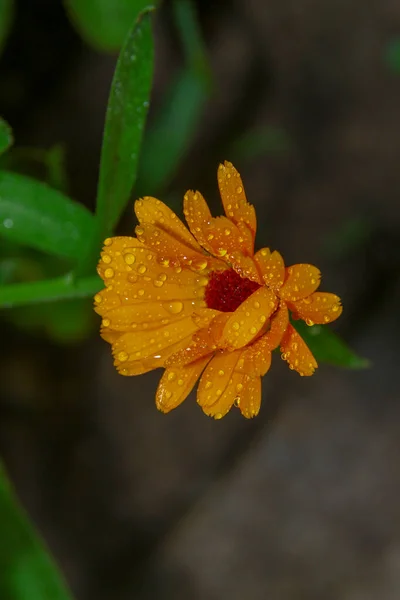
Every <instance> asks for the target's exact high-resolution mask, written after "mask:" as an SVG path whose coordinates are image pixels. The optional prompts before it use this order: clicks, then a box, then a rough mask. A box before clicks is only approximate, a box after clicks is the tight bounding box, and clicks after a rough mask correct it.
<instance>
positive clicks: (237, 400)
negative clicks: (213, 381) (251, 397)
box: [233, 396, 240, 408]
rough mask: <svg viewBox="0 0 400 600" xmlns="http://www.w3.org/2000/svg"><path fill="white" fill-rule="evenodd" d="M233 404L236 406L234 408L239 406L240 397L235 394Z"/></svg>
mask: <svg viewBox="0 0 400 600" xmlns="http://www.w3.org/2000/svg"><path fill="white" fill-rule="evenodd" d="M233 404H234V405H235V406H236V408H239V406H240V398H239V396H236V398H235V399H234V401H233Z"/></svg>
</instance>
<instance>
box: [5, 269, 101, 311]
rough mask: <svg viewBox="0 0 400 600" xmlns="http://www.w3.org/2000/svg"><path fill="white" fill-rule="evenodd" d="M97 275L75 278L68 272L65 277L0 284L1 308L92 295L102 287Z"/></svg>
mask: <svg viewBox="0 0 400 600" xmlns="http://www.w3.org/2000/svg"><path fill="white" fill-rule="evenodd" d="M101 286H102V284H101V279H100V278H99V277H98V276H97V275H91V276H90V277H84V278H81V279H74V278H73V276H72V275H71V274H70V273H68V274H67V275H64V276H63V277H56V278H55V279H45V280H43V281H35V282H30V283H13V284H11V285H5V286H0V308H13V307H15V306H23V305H25V304H35V303H38V302H51V301H54V300H68V299H72V298H85V297H86V296H92V295H93V294H95V293H96V292H98V291H99V289H101Z"/></svg>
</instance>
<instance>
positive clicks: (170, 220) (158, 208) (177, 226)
mask: <svg viewBox="0 0 400 600" xmlns="http://www.w3.org/2000/svg"><path fill="white" fill-rule="evenodd" d="M135 213H136V216H137V218H138V220H139V223H141V224H142V223H150V224H151V225H156V226H157V227H159V228H160V229H163V230H164V231H166V232H167V233H169V234H170V235H172V237H176V238H177V239H179V240H180V241H181V242H183V243H184V244H186V245H188V246H190V247H191V248H193V250H196V251H198V252H201V248H200V246H199V245H198V243H197V242H196V240H195V239H194V237H193V236H192V235H191V234H190V232H189V231H188V229H187V228H186V227H185V225H184V224H183V223H182V221H181V220H180V219H179V218H178V217H177V216H176V214H175V213H174V212H173V211H172V210H171V209H170V208H169V207H168V206H167V205H166V204H164V202H161V200H157V199H156V198H152V197H151V196H145V197H144V198H142V199H140V200H136V202H135Z"/></svg>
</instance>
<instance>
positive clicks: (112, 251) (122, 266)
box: [97, 236, 143, 284]
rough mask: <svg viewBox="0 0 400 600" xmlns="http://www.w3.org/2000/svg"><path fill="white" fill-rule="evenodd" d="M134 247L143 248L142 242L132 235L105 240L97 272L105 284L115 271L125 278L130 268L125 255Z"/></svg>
mask: <svg viewBox="0 0 400 600" xmlns="http://www.w3.org/2000/svg"><path fill="white" fill-rule="evenodd" d="M136 248H143V244H141V243H140V242H139V240H137V239H136V238H133V237H128V236H126V237H125V236H120V237H113V238H107V239H106V240H105V242H104V246H103V250H102V252H101V259H100V261H99V263H98V266H97V272H98V274H99V275H100V277H101V278H102V279H103V280H104V282H105V283H106V284H109V283H110V281H111V280H112V279H113V278H114V276H115V275H116V274H117V273H120V274H121V275H122V276H123V277H124V278H125V279H126V277H127V276H128V273H129V272H130V270H131V268H130V264H129V263H128V262H126V261H125V257H126V256H129V255H130V254H131V252H132V251H133V249H136ZM128 261H129V259H128Z"/></svg>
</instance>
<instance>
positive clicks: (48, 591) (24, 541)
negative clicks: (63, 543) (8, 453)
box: [0, 464, 72, 600]
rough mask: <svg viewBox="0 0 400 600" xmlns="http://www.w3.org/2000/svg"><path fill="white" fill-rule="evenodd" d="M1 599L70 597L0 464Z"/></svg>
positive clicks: (58, 598) (66, 599) (47, 599)
mask: <svg viewBox="0 0 400 600" xmlns="http://www.w3.org/2000/svg"><path fill="white" fill-rule="evenodd" d="M0 531H1V544H0V598H1V599H2V600H71V598H72V597H71V595H70V594H69V592H68V590H67V588H66V586H65V584H64V582H63V581H62V579H61V576H60V574H59V573H58V569H57V567H56V565H55V563H54V562H53V560H52V559H51V555H50V553H49V552H48V551H47V549H46V548H45V546H44V544H43V542H42V540H41V539H40V538H39V536H38V534H37V533H36V532H35V530H34V529H33V527H32V526H31V524H30V523H29V520H28V518H27V516H26V514H25V513H24V511H23V510H22V508H21V507H20V506H19V503H18V501H17V498H16V497H15V494H14V492H13V490H12V489H11V486H10V483H9V481H8V479H7V476H6V473H5V471H4V469H3V467H2V466H1V464H0Z"/></svg>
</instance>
